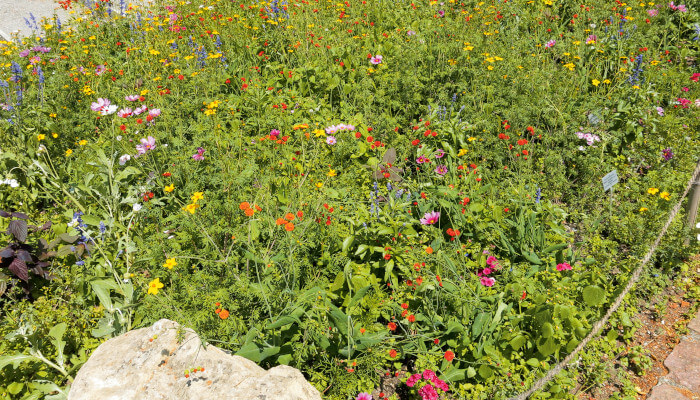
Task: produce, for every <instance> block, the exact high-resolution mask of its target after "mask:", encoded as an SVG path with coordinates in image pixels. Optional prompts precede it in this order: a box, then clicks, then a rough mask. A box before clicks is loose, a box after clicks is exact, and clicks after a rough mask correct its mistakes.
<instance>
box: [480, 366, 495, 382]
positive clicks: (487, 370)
mask: <svg viewBox="0 0 700 400" xmlns="http://www.w3.org/2000/svg"><path fill="white" fill-rule="evenodd" d="M479 376H481V377H482V378H484V379H488V378H490V377H492V376H493V370H492V369H491V367H489V366H488V365H485V364H481V366H480V367H479Z"/></svg>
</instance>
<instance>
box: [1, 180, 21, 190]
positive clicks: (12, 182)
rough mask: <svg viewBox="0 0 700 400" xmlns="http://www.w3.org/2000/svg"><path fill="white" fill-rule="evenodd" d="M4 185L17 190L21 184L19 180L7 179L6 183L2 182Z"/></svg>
mask: <svg viewBox="0 0 700 400" xmlns="http://www.w3.org/2000/svg"><path fill="white" fill-rule="evenodd" d="M0 183H2V184H3V185H10V187H13V188H16V187H19V182H17V179H5V180H4V181H0Z"/></svg>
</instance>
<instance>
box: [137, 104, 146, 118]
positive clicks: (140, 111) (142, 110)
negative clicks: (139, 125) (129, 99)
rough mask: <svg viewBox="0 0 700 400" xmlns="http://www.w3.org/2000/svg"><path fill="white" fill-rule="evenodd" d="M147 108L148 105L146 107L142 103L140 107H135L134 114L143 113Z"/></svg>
mask: <svg viewBox="0 0 700 400" xmlns="http://www.w3.org/2000/svg"><path fill="white" fill-rule="evenodd" d="M147 110H148V107H146V105H145V104H144V105H142V106H141V107H137V108H136V109H135V110H134V115H140V114H143V113H145V112H146V111H147Z"/></svg>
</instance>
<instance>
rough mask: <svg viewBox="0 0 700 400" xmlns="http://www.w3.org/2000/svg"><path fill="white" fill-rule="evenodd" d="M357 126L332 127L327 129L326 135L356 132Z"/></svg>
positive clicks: (341, 125)
mask: <svg viewBox="0 0 700 400" xmlns="http://www.w3.org/2000/svg"><path fill="white" fill-rule="evenodd" d="M354 130H355V126H353V125H350V124H338V125H331V126H329V127H328V128H326V135H333V134H334V133H336V132H338V131H354Z"/></svg>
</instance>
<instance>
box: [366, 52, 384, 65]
mask: <svg viewBox="0 0 700 400" xmlns="http://www.w3.org/2000/svg"><path fill="white" fill-rule="evenodd" d="M383 58H384V57H383V56H380V55H379V54H377V55H375V56H374V57H372V58H371V59H370V60H369V62H371V63H372V64H374V65H378V64H381V63H382V59H383Z"/></svg>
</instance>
